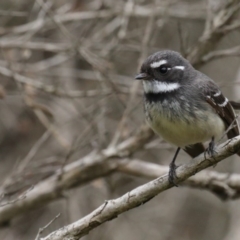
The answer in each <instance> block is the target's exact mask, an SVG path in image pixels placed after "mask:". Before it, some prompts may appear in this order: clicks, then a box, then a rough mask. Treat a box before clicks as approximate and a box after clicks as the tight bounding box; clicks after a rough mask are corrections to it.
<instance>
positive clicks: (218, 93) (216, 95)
mask: <svg viewBox="0 0 240 240" xmlns="http://www.w3.org/2000/svg"><path fill="white" fill-rule="evenodd" d="M221 94H222V93H221V91H218V92H216V93H214V94H213V96H214V97H218V96H220V95H221Z"/></svg>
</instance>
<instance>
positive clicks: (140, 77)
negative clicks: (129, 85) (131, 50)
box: [135, 73, 150, 80]
mask: <svg viewBox="0 0 240 240" xmlns="http://www.w3.org/2000/svg"><path fill="white" fill-rule="evenodd" d="M149 78H150V77H149V75H148V74H147V73H139V74H138V75H137V76H136V77H135V79H136V80H149Z"/></svg>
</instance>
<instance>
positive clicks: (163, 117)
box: [147, 107, 225, 147]
mask: <svg viewBox="0 0 240 240" xmlns="http://www.w3.org/2000/svg"><path fill="white" fill-rule="evenodd" d="M147 112H148V114H149V117H147V122H148V123H149V124H150V126H151V128H152V129H153V130H154V131H155V132H156V133H157V134H159V135H160V136H162V137H163V139H165V140H166V141H167V142H170V143H172V144H174V145H176V146H179V147H184V146H187V145H190V144H195V143H199V142H206V141H208V140H210V139H211V138H212V137H215V139H219V138H220V137H221V136H222V134H223V132H224V130H225V125H224V123H223V121H222V119H221V118H220V117H219V116H218V115H217V114H216V113H215V112H213V111H212V110H211V109H210V108H209V109H208V111H205V112H199V111H197V110H196V111H195V112H194V113H195V116H196V117H195V118H193V117H191V116H189V117H187V119H188V121H185V120H180V119H181V118H176V119H175V118H172V119H175V120H169V119H170V118H169V117H170V112H167V113H166V112H165V113H164V112H162V111H159V108H155V107H151V108H149V109H148V111H147ZM185 117H186V116H185Z"/></svg>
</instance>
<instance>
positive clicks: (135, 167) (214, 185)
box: [116, 159, 240, 200]
mask: <svg viewBox="0 0 240 240" xmlns="http://www.w3.org/2000/svg"><path fill="white" fill-rule="evenodd" d="M117 161H119V160H117ZM116 170H117V171H120V172H123V173H126V174H129V175H131V176H137V177H144V178H148V179H154V178H157V177H159V176H161V175H164V174H167V173H168V172H169V167H168V166H161V165H158V164H156V163H149V162H144V161H140V160H137V159H133V160H127V161H122V162H121V161H120V163H119V165H118V167H117V169H116ZM181 186H187V187H193V188H198V189H202V190H207V191H210V192H212V193H213V194H215V195H216V196H217V197H219V198H220V199H221V200H231V199H232V200H233V199H237V198H239V197H240V174H229V173H219V172H216V171H210V170H203V171H201V172H200V173H198V174H197V175H195V176H192V177H190V178H188V179H187V180H185V181H184V182H183V183H181Z"/></svg>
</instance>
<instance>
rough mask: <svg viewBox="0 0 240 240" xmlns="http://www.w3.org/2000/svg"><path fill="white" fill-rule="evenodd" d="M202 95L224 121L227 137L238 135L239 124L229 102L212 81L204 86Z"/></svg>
mask: <svg viewBox="0 0 240 240" xmlns="http://www.w3.org/2000/svg"><path fill="white" fill-rule="evenodd" d="M204 96H205V99H206V102H207V103H208V104H209V105H211V106H212V108H213V109H214V110H215V111H216V113H217V114H218V115H219V116H220V117H221V118H222V120H223V121H224V123H225V126H226V130H227V136H228V138H229V139H230V138H233V137H236V136H238V135H239V126H238V122H237V119H236V115H235V112H234V110H233V107H232V105H231V102H230V101H228V99H227V98H226V97H224V96H223V94H222V92H221V91H220V90H219V89H218V88H217V87H216V86H215V84H214V83H212V82H209V83H208V87H207V88H205V92H204Z"/></svg>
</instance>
